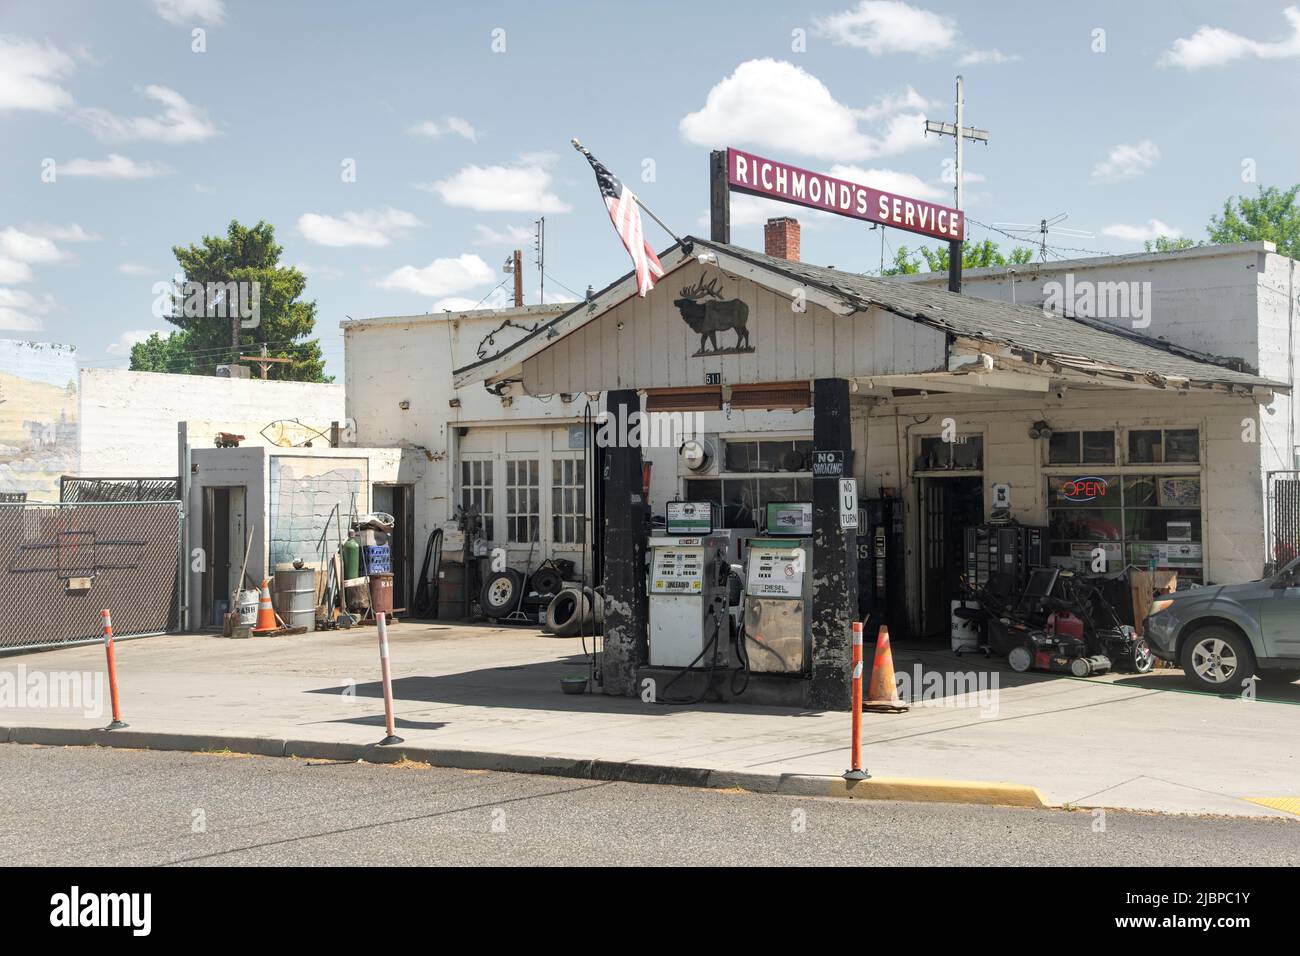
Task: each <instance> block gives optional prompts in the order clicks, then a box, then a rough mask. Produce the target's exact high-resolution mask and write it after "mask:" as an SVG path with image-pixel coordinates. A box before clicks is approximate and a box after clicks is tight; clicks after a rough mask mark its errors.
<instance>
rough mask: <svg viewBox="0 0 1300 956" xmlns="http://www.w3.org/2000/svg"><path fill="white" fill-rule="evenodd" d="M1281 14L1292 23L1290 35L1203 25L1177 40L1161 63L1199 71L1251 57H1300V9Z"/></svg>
mask: <svg viewBox="0 0 1300 956" xmlns="http://www.w3.org/2000/svg"><path fill="white" fill-rule="evenodd" d="M1282 15H1283V16H1284V17H1286V19H1287V21H1288V22H1289V23H1290V25H1291V35H1290V36H1288V37H1283V38H1282V39H1280V40H1274V41H1263V40H1252V39H1250V38H1249V37H1244V36H1242V35H1241V34H1239V33H1232V32H1231V31H1228V30H1224V29H1221V28H1220V27H1209V26H1203V27H1201V28H1200V29H1198V30H1197V31H1196V32H1195V33H1193V34H1192V35H1191V36H1190V37H1182V38H1181V39H1178V40H1175V41H1174V44H1173V46H1171V47H1170V48H1169V49H1168V50H1166V51H1165V52H1164V53H1163V54H1161V56H1160V60H1159V62H1160V64H1161V65H1162V66H1181V67H1182V68H1183V69H1185V70H1199V69H1203V68H1204V67H1207V66H1223V65H1224V64H1227V63H1231V62H1232V61H1233V60H1244V59H1247V58H1249V57H1255V58H1257V59H1260V60H1279V59H1285V58H1289V57H1296V56H1300V8H1297V7H1287V8H1286V9H1285V10H1283V11H1282Z"/></svg>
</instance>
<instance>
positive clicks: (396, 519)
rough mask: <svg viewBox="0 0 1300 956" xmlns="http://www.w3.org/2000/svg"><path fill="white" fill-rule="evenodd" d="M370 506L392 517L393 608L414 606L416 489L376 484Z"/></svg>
mask: <svg viewBox="0 0 1300 956" xmlns="http://www.w3.org/2000/svg"><path fill="white" fill-rule="evenodd" d="M370 500H371V506H372V507H373V508H374V510H375V511H383V512H385V513H386V514H390V515H392V516H393V535H392V538H391V539H390V540H389V542H388V547H389V558H390V559H391V561H392V567H393V607H394V608H409V607H410V606H411V598H412V597H413V591H412V586H413V585H412V574H413V571H412V567H411V549H412V548H413V547H414V546H415V507H414V504H413V502H414V501H415V490H414V488H413V487H412V486H411V485H375V486H374V487H373V488H372V489H371V493H370Z"/></svg>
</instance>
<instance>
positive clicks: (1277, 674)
mask: <svg viewBox="0 0 1300 956" xmlns="http://www.w3.org/2000/svg"><path fill="white" fill-rule="evenodd" d="M1259 679H1260V680H1264V681H1268V682H1269V683H1270V684H1294V683H1295V682H1296V681H1298V680H1300V671H1297V670H1289V669H1287V670H1261V671H1260V672H1259Z"/></svg>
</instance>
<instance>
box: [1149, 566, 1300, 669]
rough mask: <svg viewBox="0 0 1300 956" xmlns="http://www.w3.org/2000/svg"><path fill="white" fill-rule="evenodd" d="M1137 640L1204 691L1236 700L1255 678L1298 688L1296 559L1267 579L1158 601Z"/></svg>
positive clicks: (1299, 569) (1299, 587)
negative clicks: (1228, 694)
mask: <svg viewBox="0 0 1300 956" xmlns="http://www.w3.org/2000/svg"><path fill="white" fill-rule="evenodd" d="M1142 634H1143V636H1144V637H1145V638H1146V639H1147V642H1148V643H1149V644H1150V645H1151V652H1152V653H1153V654H1155V655H1156V657H1159V658H1161V659H1163V660H1167V661H1173V662H1174V663H1176V664H1180V665H1181V666H1182V668H1183V672H1184V673H1185V674H1186V675H1187V676H1188V678H1190V679H1191V681H1192V683H1194V684H1196V685H1197V686H1198V687H1200V688H1201V689H1203V690H1212V691H1219V692H1223V691H1229V692H1233V693H1235V692H1237V691H1240V690H1241V687H1242V684H1243V682H1245V681H1247V680H1249V679H1250V678H1251V677H1253V676H1255V675H1256V674H1258V675H1259V677H1260V678H1262V679H1264V680H1268V681H1274V680H1276V681H1282V682H1286V683H1290V682H1291V681H1294V680H1300V558H1297V559H1295V560H1294V561H1292V562H1291V563H1290V564H1288V565H1287V566H1286V567H1285V568H1283V569H1282V570H1281V571H1279V572H1278V573H1277V574H1275V575H1274V576H1273V577H1271V578H1264V579H1261V580H1259V581H1251V582H1249V583H1247V584H1226V585H1215V586H1212V587H1203V588H1192V589H1191V590H1189V591H1178V592H1176V593H1174V594H1169V595H1165V596H1163V597H1160V598H1158V599H1157V600H1156V602H1155V603H1154V604H1152V605H1151V613H1150V615H1149V616H1148V617H1147V619H1146V624H1145V625H1144V626H1143V629H1142Z"/></svg>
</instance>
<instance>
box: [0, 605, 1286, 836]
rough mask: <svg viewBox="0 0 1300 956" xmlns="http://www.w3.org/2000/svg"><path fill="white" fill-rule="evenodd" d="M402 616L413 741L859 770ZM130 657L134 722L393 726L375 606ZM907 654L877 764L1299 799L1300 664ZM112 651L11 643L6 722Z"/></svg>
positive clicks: (1, 687) (819, 748)
mask: <svg viewBox="0 0 1300 956" xmlns="http://www.w3.org/2000/svg"><path fill="white" fill-rule="evenodd" d="M389 633H390V643H391V645H392V667H393V675H394V694H395V697H396V712H397V718H398V719H397V728H398V733H399V734H400V735H401V736H402V737H403V738H405V740H406V742H407V744H408V745H410V746H421V747H430V748H438V749H439V750H442V751H466V752H471V751H472V752H481V753H492V754H502V755H514V756H517V757H519V758H533V757H548V758H573V759H578V760H607V761H622V762H629V763H639V764H654V765H666V766H672V767H691V768H706V769H709V770H717V771H735V772H738V773H750V774H807V775H825V776H827V777H838V776H839V775H840V774H841V773H842V772H843V771H844V769H845V768H846V767H847V766H848V739H849V716H848V715H847V714H844V713H827V712H813V711H799V710H792V709H784V708H772V707H761V708H760V707H748V706H739V705H720V704H699V705H693V706H672V705H665V704H650V703H644V702H642V701H641V700H640V699H639V698H612V697H605V696H603V695H595V694H586V695H583V696H567V695H563V694H562V693H561V692H560V688H559V679H560V678H561V677H564V676H569V675H584V674H586V673H587V659H586V657H585V655H584V651H583V645H582V643H581V641H580V640H579V639H577V638H555V637H551V636H548V635H544V634H541V633H540V632H538V631H536V630H532V629H502V628H494V627H476V626H464V625H444V624H429V623H413V622H404V623H401V624H399V625H396V626H393V627H392V628H390V631H389ZM588 641H590V638H588ZM867 659H868V660H870V653H869V651H868V658H867ZM117 661H118V671H119V677H120V684H121V692H122V701H123V711H124V717H125V719H126V720H127V721H128V722H129V724H130V730H131V731H132V732H135V731H152V732H157V733H168V734H185V735H195V737H196V740H197V739H198V738H208V739H216V738H222V737H258V738H279V739H281V740H290V741H293V740H297V741H319V742H332V743H338V744H370V743H375V742H377V741H378V740H379V738H380V737H382V736H383V702H382V693H381V688H380V685H379V683H378V674H379V656H378V651H377V642H376V633H375V630H374V628H373V627H369V628H361V629H354V630H352V631H336V632H319V633H315V634H307V635H301V636H294V637H280V638H264V639H253V640H243V641H241V640H231V639H226V638H222V637H219V636H214V635H208V634H198V635H181V636H174V637H156V638H142V639H139V640H134V641H124V642H120V643H119V644H118V646H117ZM895 666H896V669H897V670H898V671H899V672H900V673H904V674H907V675H908V679H909V680H910V681H912V684H913V686H912V687H911V688H910V690H911V693H912V694H913V696H914V697H917V698H919V697H922V696H924V695H926V694H930V695H931V699H927V700H918V701H917V702H916V703H914V705H913V707H912V709H911V710H910V711H909V712H908V713H905V714H891V715H886V714H866V715H864V743H865V763H866V765H867V767H868V769H869V770H870V771H871V772H872V773H873V774H874V775H877V776H887V777H913V778H935V779H939V780H973V781H1001V782H1008V783H1014V784H1025V785H1029V786H1033V787H1037V788H1038V789H1039V790H1040V791H1041V792H1042V794H1043V795H1044V796H1045V797H1046V798H1047V800H1048V801H1050V802H1052V803H1055V804H1061V805H1076V806H1085V807H1117V808H1130V809H1141V810H1158V811H1166V812H1192V813H1225V814H1234V815H1260V816H1281V817H1287V818H1289V819H1293V820H1300V815H1296V814H1293V813H1288V812H1286V811H1285V810H1284V809H1282V808H1284V807H1288V806H1292V807H1294V808H1295V810H1296V811H1300V800H1297V798H1300V759H1297V758H1298V757H1300V753H1298V751H1300V743H1298V741H1300V734H1298V733H1297V732H1296V728H1297V720H1300V710H1297V705H1300V684H1293V685H1276V684H1272V685H1269V684H1262V683H1261V684H1259V685H1257V686H1258V693H1257V695H1256V696H1255V697H1254V699H1235V698H1231V699H1229V698H1220V697H1216V696H1212V695H1206V694H1202V693H1199V692H1195V691H1192V690H1190V689H1188V687H1187V686H1186V685H1185V684H1184V682H1183V678H1182V675H1181V672H1179V671H1175V670H1169V671H1156V672H1154V673H1152V674H1149V675H1146V676H1134V675H1114V674H1111V675H1106V676H1104V677H1101V678H1089V679H1083V680H1077V679H1073V678H1070V677H1062V676H1058V675H1045V674H1015V673H1014V672H1012V671H1010V669H1008V668H1006V667H1005V665H1004V663H1002V662H992V663H987V662H984V661H983V660H982V659H979V658H971V657H960V658H959V657H956V656H955V655H952V654H950V653H947V652H944V651H914V650H911V649H909V648H907V647H906V646H901V647H896V648H895ZM103 667H104V651H103V648H102V647H101V646H99V645H92V646H86V647H79V648H68V649H63V650H58V651H49V652H43V653H29V654H24V655H17V656H6V657H0V740H3V739H13V740H18V739H23V735H22V733H21V731H22V729H23V728H69V729H81V728H96V727H102V726H104V725H105V724H106V723H107V722H108V716H107V707H108V704H107V701H106V700H102V701H99V704H100V706H101V708H102V709H101V710H100V711H99V712H95V708H94V706H93V705H94V704H95V703H96V701H95V700H92V699H90V698H94V697H95V696H96V695H95V693H94V686H95V680H96V678H95V675H97V674H101V673H102V671H103ZM918 668H919V670H918ZM60 673H62V674H69V675H72V676H75V677H76V678H78V679H81V678H84V681H85V683H84V684H82V685H81V686H83V687H85V688H87V689H88V691H89V694H88V697H87V699H86V700H81V701H76V700H69V699H67V691H66V687H67V686H68V685H67V684H66V682H65V683H64V688H65V690H64V696H65V699H63V700H57V699H41V698H40V697H39V696H38V695H37V694H36V693H35V692H34V691H33V690H32V688H34V687H39V686H40V685H41V684H42V682H44V685H45V686H46V687H47V688H49V689H53V688H55V687H57V686H59V682H58V681H57V680H55V679H54V678H55V677H56V675H57V674H60ZM953 675H956V677H957V678H959V679H958V680H957V682H956V686H954V684H953V680H954V677H953ZM6 684H7V685H8V688H7V690H8V692H5V691H6V687H5V685H6ZM101 689H102V685H101ZM103 693H104V696H105V697H106V689H103ZM55 696H57V695H55ZM191 749H196V750H199V749H206V747H204V746H200V745H199V744H198V743H196V744H195V745H194V746H193V747H192V748H191ZM1260 799H1262V800H1265V801H1268V802H1270V803H1273V804H1274V806H1269V805H1267V804H1266V803H1256V802H1252V801H1253V800H1260ZM1288 799H1290V800H1292V801H1293V803H1291V804H1287V803H1286V802H1285V801H1286V800H1288Z"/></svg>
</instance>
